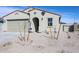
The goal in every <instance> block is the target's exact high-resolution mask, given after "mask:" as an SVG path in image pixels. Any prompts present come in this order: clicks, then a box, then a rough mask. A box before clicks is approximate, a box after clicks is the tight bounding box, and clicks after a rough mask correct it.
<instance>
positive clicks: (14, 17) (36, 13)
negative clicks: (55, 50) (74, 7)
mask: <svg viewBox="0 0 79 59" xmlns="http://www.w3.org/2000/svg"><path fill="white" fill-rule="evenodd" d="M3 19H4V20H5V21H6V22H5V24H6V26H5V27H6V30H7V31H12V32H16V31H18V28H19V30H21V31H23V28H24V24H25V21H27V22H26V24H27V25H28V24H29V28H30V30H31V31H32V32H45V31H49V28H51V30H52V31H56V32H58V30H59V26H60V19H61V16H60V15H59V14H56V13H52V12H48V11H44V10H40V9H36V8H28V9H25V10H23V11H19V10H17V11H14V12H12V13H10V14H8V15H5V16H4V17H3ZM20 25H21V26H20ZM26 28H28V27H26Z"/></svg>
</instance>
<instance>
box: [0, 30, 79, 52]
mask: <svg viewBox="0 0 79 59" xmlns="http://www.w3.org/2000/svg"><path fill="white" fill-rule="evenodd" d="M18 36H20V35H19V33H16V32H1V33H0V53H78V52H79V32H68V33H66V32H63V31H62V30H60V33H59V37H58V39H55V38H53V37H52V39H51V38H50V35H49V34H46V33H36V32H34V33H30V35H29V39H28V40H20V39H19V38H18ZM27 36H28V34H26V38H27Z"/></svg>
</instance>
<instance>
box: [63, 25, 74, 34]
mask: <svg viewBox="0 0 79 59" xmlns="http://www.w3.org/2000/svg"><path fill="white" fill-rule="evenodd" d="M62 25H63V31H64V32H74V24H62Z"/></svg>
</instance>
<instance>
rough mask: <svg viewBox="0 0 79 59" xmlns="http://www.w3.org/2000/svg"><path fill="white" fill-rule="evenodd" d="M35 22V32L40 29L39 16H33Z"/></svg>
mask: <svg viewBox="0 0 79 59" xmlns="http://www.w3.org/2000/svg"><path fill="white" fill-rule="evenodd" d="M33 23H34V26H35V32H38V31H39V19H38V18H37V17H35V18H33Z"/></svg>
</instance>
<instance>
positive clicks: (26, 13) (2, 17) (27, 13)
mask: <svg viewBox="0 0 79 59" xmlns="http://www.w3.org/2000/svg"><path fill="white" fill-rule="evenodd" d="M16 11H19V12H22V13H24V14H28V13H26V12H23V11H20V10H15V11H13V12H11V13H9V14H7V15H5V16H3V17H2V18H4V17H6V16H8V15H10V14H12V13H14V12H16ZM28 15H29V14H28Z"/></svg>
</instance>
